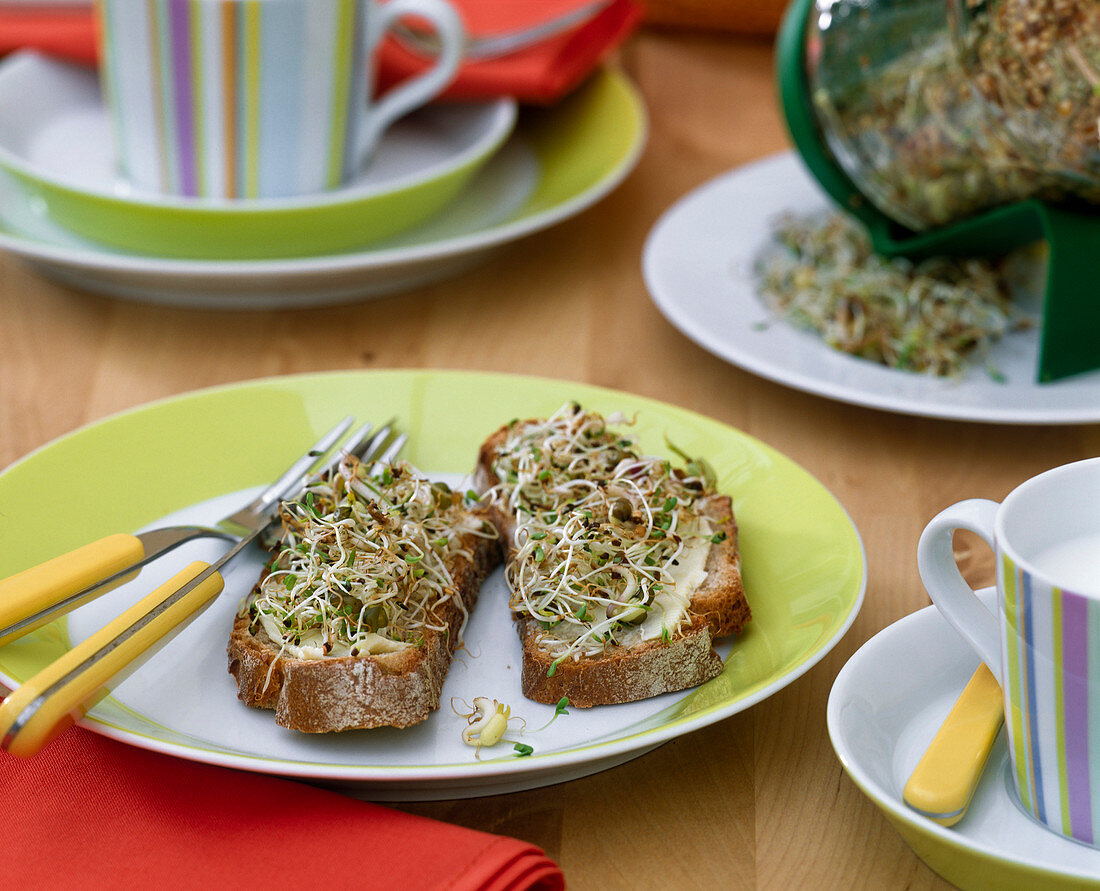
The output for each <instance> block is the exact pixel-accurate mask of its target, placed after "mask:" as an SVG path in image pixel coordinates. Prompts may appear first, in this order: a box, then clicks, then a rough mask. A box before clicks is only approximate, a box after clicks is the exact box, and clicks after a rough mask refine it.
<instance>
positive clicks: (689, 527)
mask: <svg viewBox="0 0 1100 891" xmlns="http://www.w3.org/2000/svg"><path fill="white" fill-rule="evenodd" d="M609 420H611V419H609ZM521 454H522V456H523V457H522V459H521V458H519V457H517V456H520V455H521ZM692 464H693V465H694V466H691V465H689V466H691V470H690V472H689V471H687V470H683V469H680V470H676V469H673V468H671V465H670V464H669V463H668V462H663V461H660V460H659V459H646V458H643V457H641V456H639V455H638V453H637V452H636V451H635V450H634V447H633V443H632V442H630V441H629V440H628V439H626V438H625V437H623V435H622V434H621V433H616V432H614V431H612V430H611V429H610V428H609V427H608V425H607V422H605V421H604V419H603V418H600V417H599V416H598V415H594V414H592V413H585V412H583V411H582V410H581V409H580V407H579V406H575V405H573V406H566V407H564V408H563V409H562V410H561V411H559V412H558V413H556V414H555V415H554V416H552V417H551V418H550V419H546V420H542V419H531V420H527V421H522V422H513V423H512V424H509V425H506V426H505V427H502V428H501V429H500V430H498V431H496V432H495V433H494V434H493V435H492V436H490V437H489V438H488V439H487V440H486V441H485V442H484V443H483V445H482V447H481V449H480V452H479V455H478V464H477V469H476V471H475V475H474V484H475V487H476V488H477V489H478V490H479V491H480V492H483V493H488V494H489V499H488V503H489V505H490V510H491V516H492V519H493V523H494V525H496V526H497V528H498V530H499V531H500V534H501V539H502V540H503V541H504V542H505V545H506V549H507V553H506V560H507V563H508V581H509V587H510V589H511V592H512V596H511V603H512V608H513V615H514V618H515V621H516V625H517V629H518V631H519V635H520V639H521V641H522V648H523V669H522V687H523V693H524V695H525V696H527V697H528V698H530V699H533V700H535V701H537V702H545V703H556V702H558V701H559V700H560V699H561V698H562V697H563V696H564V697H567V698H568V699H569V702H570V704H572V705H575V706H577V707H579V708H587V707H589V706H594V705H605V704H610V703H620V702H630V701H635V700H638V699H645V698H648V697H650V696H654V695H657V694H658V693H666V692H672V691H676V690H683V689H686V688H689V687H693V686H697V685H699V684H701V683H703V682H705V681H707V680H710V679H711V678H713V677H715V676H716V675H717V674H719V673H720V672H721V670H722V661H721V658H720V657H719V656H718V654H717V653H716V652H715V650H714V648H713V646H712V640H713V639H714V638H717V637H724V636H727V635H729V634H736V633H740V631H741V630H742V628H743V627H744V625H745V623H746V622H748V621H749V619H750V617H751V610H750V608H749V604H748V601H747V600H746V597H745V591H744V586H743V584H742V580H741V561H740V554H739V552H738V546H737V524H736V521H735V519H734V516H733V505H732V501H731V499H730V498H729V497H728V496H726V495H721V494H718V493H716V492H714V491H713V487H712V485H711V483H710V481H709V480H708V479H706V477H707V476H708V474H707V473H705V472H702V471H701V470H700V468H701V467H702V465H701V464H700V463H699V462H692ZM640 468H646V472H647V473H648V474H649V476H648V477H646V479H654V480H657V482H655V483H653V484H652V485H653V486H656V487H660V486H664V487H665V488H664V489H660V488H654V489H653V491H652V492H648V491H647V490H645V485H644V482H643V481H642V474H641V470H640ZM632 480H633V481H634V482H635V483H637V485H632V484H631V481H632ZM635 490H638V491H637V497H635V494H634V492H635ZM670 493H671V494H674V495H676V496H677V497H676V504H675V505H674V506H673V507H671V508H668V511H667V512H665V513H659V512H658V511H659V510H660V508H661V506H662V505H661V502H662V501H666V506H667V504H670V503H671V501H668V500H666V497H667V496H669V495H670ZM578 495H583V496H584V497H583V499H579V498H578ZM654 498H655V499H656V500H655V502H654ZM582 501H583V503H581V502H582ZM650 502H654V503H650ZM647 505H648V506H647ZM578 510H580V511H581V512H582V513H583V514H585V516H584V517H583V518H581V517H578V516H577V511H578ZM672 513H675V515H676V516H675V521H676V525H675V526H674V527H672V528H674V529H676V530H677V533H678V534H679V533H680V530H682V534H681V536H680V537H681V539H682V544H683V550H682V551H678V552H676V553H677V554H678V556H679V557H681V558H686V555H687V554H688V548H693V549H700V550H692V551H691V554H692V555H693V557H694V560H695V561H696V564H695V565H701V566H702V568H703V571H704V572H705V575H702V574H701V573H695V574H691V575H689V577H688V578H687V579H686V580H684V581H683V582H682V583H681V582H680V581H677V582H676V584H675V586H674V587H675V591H676V592H677V594H678V596H679V597H681V598H683V597H687V598H688V605H687V609H686V611H684V612H683V613H680V614H677V615H676V625H675V628H673V629H666V628H663V627H662V628H661V634H660V635H659V636H650V637H642V638H641V639H639V633H638V632H633V633H632V632H631V631H630V630H629V629H628V628H626V623H620V625H618V626H614V625H613V626H612V627H611V628H609V629H607V622H604V621H602V619H601V617H600V616H599V610H600V608H603V607H604V606H605V605H606V610H607V612H606V613H605V615H606V617H607V619H608V620H609V621H612V620H613V619H614V615H613V613H612V612H611V611H612V610H613V609H618V608H620V607H617V606H616V605H613V604H612V603H611V602H609V599H614V598H616V597H620V596H628V595H627V593H626V592H629V591H631V590H639V589H635V588H631V587H630V586H631V585H632V584H633V583H631V582H624V585H623V593H622V594H617V593H614V591H615V590H617V589H613V588H610V587H607V586H606V585H605V587H602V588H598V589H597V590H596V591H595V594H594V595H593V596H592V597H591V598H589V599H586V598H585V597H580V596H579V595H578V596H577V597H573V596H572V595H571V594H570V592H568V591H564V588H563V587H562V574H563V570H562V567H561V562H562V560H565V561H571V562H570V563H569V565H579V566H580V568H581V569H582V570H583V572H582V574H583V575H584V577H585V578H596V579H599V578H600V576H599V575H594V573H597V572H598V571H599V569H600V568H601V566H605V567H606V566H611V565H613V564H616V563H619V564H624V563H626V564H630V560H629V559H627V551H628V549H629V547H631V546H636V545H637V543H638V542H639V541H645V542H647V543H649V542H653V543H654V546H655V547H658V548H659V547H660V546H661V545H660V541H661V540H662V539H665V538H667V537H669V533H668V532H664V533H661V532H655V531H653V527H652V526H651V525H650V522H649V518H651V517H654V516H656V517H659V518H663V519H667V518H668V517H669V516H670V515H671V514H672ZM540 514H542V515H543V516H542V518H541V520H540V516H539V515H540ZM551 516H553V517H554V519H553V521H551V522H554V523H557V522H559V521H560V522H561V523H563V525H562V526H561V529H562V530H566V529H568V528H569V524H573V527H572V528H573V529H574V530H589V531H590V532H591V531H592V530H595V532H594V533H592V534H595V535H598V536H600V537H601V541H600V544H599V546H598V553H600V554H601V555H602V556H601V557H600V558H599V559H598V560H597V561H596V563H584V562H583V561H581V562H579V563H578V559H577V557H576V551H577V549H578V547H580V546H581V543H580V541H579V539H578V538H577V534H576V532H575V531H574V532H565V531H561V532H560V533H559V531H557V530H555V529H549V528H548V527H547V526H546V525H545V522H546V521H547V518H548V517H551ZM563 518H565V519H563ZM540 522H542V523H543V524H542V525H540ZM533 530H536V531H533ZM643 532H645V533H646V534H645V535H643V534H642V533H643ZM548 538H549V539H550V540H552V541H553V542H554V547H555V548H557V549H558V550H557V551H556V553H558V552H560V553H564V554H565V556H564V557H563V558H562V560H557V561H555V558H554V557H551V558H550V559H549V560H546V555H545V554H541V555H540V554H539V552H538V545H536V546H535V550H534V554H532V547H531V542H532V541H533V540H534V541H538V542H543V541H547V539H548ZM623 542H627V544H625V545H624V544H622V543H623ZM670 547H671V546H670ZM702 549H705V552H704V551H703V550H702ZM654 553H657V551H654ZM540 556H542V557H543V559H542V560H539V559H538V557H540ZM522 560H525V561H526V563H525V564H524V566H523V567H519V566H518V564H519V563H520V561H522ZM600 561H606V563H602V562H600ZM678 562H679V561H678V560H675V559H674V560H671V561H670V562H669V563H668V564H667V565H665V566H664V567H663V569H664V570H666V571H667V572H668V573H674V572H675V570H674V569H673V564H678ZM685 562H687V560H686V559H685ZM634 569H635V570H636V571H634V575H635V576H636V578H640V577H641V575H642V574H645V573H646V572H647V571H648V570H647V569H646V567H644V566H638V565H636V564H635V565H634ZM564 572H568V569H566V570H564ZM654 572H655V571H654ZM651 574H652V572H651ZM612 575H613V576H615V575H617V576H619V577H625V573H618V572H616V573H612ZM700 575H701V578H700ZM521 576H522V578H523V582H522V583H517V577H521ZM669 577H670V576H669V575H664V576H662V578H663V579H665V580H667V579H668V578H669ZM606 578H607V576H606V575H605V576H604V579H605V581H606ZM612 581H614V579H612ZM601 584H604V583H603V582H601ZM519 587H524V588H525V589H527V590H530V591H534V592H535V596H534V597H530V596H528V597H526V598H524V597H522V596H520V595H519V593H518V592H517V588H519ZM580 587H581V586H580V585H578V586H577V588H578V590H579V589H580ZM661 588H662V585H657V586H656V587H653V588H650V592H651V593H650V594H649V595H647V598H648V599H646V598H643V599H642V600H641V601H636V600H631V601H630V602H632V603H634V602H645V603H646V604H647V606H646V607H645V609H646V610H647V611H648V612H649V614H653V610H654V609H656V608H657V606H658V603H659V598H658V595H656V594H654V593H653V592H654V591H659V590H661ZM551 589H553V590H555V591H564V594H563V596H562V597H561V598H555V597H549V594H548V592H549V591H550V590H551ZM585 590H586V591H591V590H592V586H591V585H588V586H587V587H585ZM586 596H587V595H586ZM636 596H637V595H636V594H635V597H636ZM547 599H549V600H550V602H551V604H552V606H539V605H538V604H546V602H547ZM589 602H591V603H592V604H593V609H592V611H591V615H589V609H588V607H587V606H586V604H587V603H589ZM562 603H568V604H569V605H571V606H574V607H575V606H576V605H577V604H578V603H579V604H580V606H579V609H580V610H581V612H578V613H575V615H577V616H579V617H581V618H580V619H578V621H573V618H572V617H570V616H569V615H567V614H566V613H565V612H563V610H562V607H561V604H562ZM533 604H534V605H535V606H534V608H538V609H544V612H543V613H542V614H540V615H536V614H535V613H534V612H533V611H532V609H533ZM555 610H556V612H555ZM633 612H634V614H635V616H636V619H638V620H639V621H641V622H642V623H643V625H644V624H645V621H646V613H645V612H641V608H636V609H635V610H634V611H633ZM551 613H553V615H551ZM584 622H587V626H584ZM635 624H637V622H635ZM563 625H564V626H565V627H566V628H569V629H570V632H569V633H567V634H565V635H564V638H565V639H564V641H563V636H562V632H558V631H555V630H554V629H556V628H561V627H562V626H563ZM585 627H588V628H592V629H607V630H606V631H605V633H609V634H610V639H607V640H604V641H602V642H600V641H593V640H591V639H589V640H588V643H587V644H585V645H583V646H578V647H571V646H570V644H569V639H570V634H576V635H579V636H583V635H585V634H587V633H588V632H587V631H585V630H584V629H585ZM573 639H574V640H575V639H576V638H573Z"/></svg>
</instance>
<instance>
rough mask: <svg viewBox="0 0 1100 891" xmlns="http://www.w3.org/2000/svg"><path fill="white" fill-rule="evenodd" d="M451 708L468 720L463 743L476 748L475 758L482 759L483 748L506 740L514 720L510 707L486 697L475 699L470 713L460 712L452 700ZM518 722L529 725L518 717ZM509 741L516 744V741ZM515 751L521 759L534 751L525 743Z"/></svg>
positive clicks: (463, 733)
mask: <svg viewBox="0 0 1100 891" xmlns="http://www.w3.org/2000/svg"><path fill="white" fill-rule="evenodd" d="M458 701H459V702H461V703H462V705H463V706H465V707H466V708H469V705H468V704H467V703H465V702H463V701H462V700H461V699H460V700H458ZM451 708H452V709H454V712H455V714H457V715H459V716H460V717H463V718H465V719H466V727H465V729H463V731H462V741H463V742H464V743H466V745H468V746H473V747H474V748H475V752H474V757H475V758H480V757H481V749H482V746H486V747H489V748H492V747H493V746H495V745H496V744H497V743H499V742H501V741H502V740H504V734H505V733H507V732H508V723H509V721H511V720H513V719H512V710H511V708H510V707H509V706H507V705H505V704H504V703H502V702H498V701H497V700H495V699H489V698H488V697H486V696H476V697H474V705H473V709H472V710H471V711H469V712H460V711H459V710H458V709H457V708H455V700H454V699H452V700H451ZM516 720H518V721H520V722H521V723H522V724H523V725H526V723H527V722H526V721H524V720H523V718H518V717H517V718H516ZM507 741H508V742H514V740H507ZM515 749H516V752H517V753H518V755H519V756H520V757H522V756H523V755H530V754H531V752H533V751H534V749H532V748H531V747H530V746H527V745H524V744H523V743H516V744H515Z"/></svg>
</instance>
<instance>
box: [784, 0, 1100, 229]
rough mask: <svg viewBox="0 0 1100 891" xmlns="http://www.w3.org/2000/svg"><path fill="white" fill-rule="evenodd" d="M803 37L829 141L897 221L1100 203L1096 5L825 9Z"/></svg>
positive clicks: (970, 2)
mask: <svg viewBox="0 0 1100 891" xmlns="http://www.w3.org/2000/svg"><path fill="white" fill-rule="evenodd" d="M804 38H805V41H804V46H805V70H806V78H807V83H808V87H809V95H810V101H811V104H812V106H813V109H814V112H815V114H816V116H817V119H818V124H819V126H820V128H821V132H822V136H823V138H824V141H825V143H826V145H827V147H828V149H829V151H830V153H831V154H832V155H833V157H834V158H835V159H836V161H837V163H838V164H839V165H840V167H841V168H842V169H843V170H844V172H845V173H846V174H847V175H848V177H849V178H850V179H851V180H852V181H853V183H854V184H855V185H856V186H857V187H858V188H859V189H860V191H861V192H862V193H863V195H864V196H865V197H866V198H867V199H868V200H869V201H871V202H872V203H873V204H874V205H875V206H876V207H877V208H878V209H879V210H880V211H882V212H883V213H885V214H886V215H887V216H889V217H890V218H891V219H893V220H894V221H895V222H897V223H899V224H901V225H903V226H905V227H907V228H909V229H911V230H913V231H915V232H920V231H924V230H926V229H930V228H934V227H937V226H942V225H946V224H949V223H952V222H955V221H957V220H960V219H964V218H966V217H969V216H972V215H974V214H976V213H979V212H981V211H983V210H987V209H990V208H993V207H997V206H1000V205H1004V204H1008V203H1012V202H1015V201H1020V200H1023V199H1026V198H1033V197H1034V198H1042V199H1045V200H1048V201H1054V202H1059V203H1081V202H1088V203H1092V204H1098V203H1100V132H1098V120H1100V2H1098V0H815V2H814V3H813V4H811V5H810V7H809V11H808V17H807V21H806V23H805V34H804Z"/></svg>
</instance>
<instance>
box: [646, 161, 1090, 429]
mask: <svg viewBox="0 0 1100 891" xmlns="http://www.w3.org/2000/svg"><path fill="white" fill-rule="evenodd" d="M830 206H831V205H830V202H829V199H828V198H827V197H826V196H825V194H824V193H823V192H822V191H821V189H820V188H819V187H818V186H817V184H816V182H815V181H814V180H813V179H812V178H811V177H810V176H809V174H807V173H806V172H805V170H804V168H803V167H802V165H801V163H800V162H799V161H798V160H797V159H796V158H795V156H794V155H793V154H782V155H776V156H774V157H771V158H767V159H765V160H762V161H758V162H756V163H753V164H749V165H747V166H745V167H740V168H737V169H736V170H733V171H730V172H728V173H725V174H723V175H722V176H719V177H717V178H716V179H714V180H711V181H710V182H708V183H706V184H704V185H703V186H701V187H699V188H698V189H696V190H695V191H693V192H691V193H689V194H688V195H687V196H685V197H684V198H682V199H681V200H680V201H678V202H677V203H676V204H674V205H673V206H672V207H671V208H670V209H669V210H668V211H667V212H666V213H665V214H664V215H663V216H662V217H661V219H660V220H659V221H658V223H657V225H656V226H655V227H654V229H653V230H652V232H651V233H650V235H649V238H648V239H647V241H646V245H645V253H644V258H643V270H644V273H645V281H646V285H647V287H648V288H649V292H650V294H651V296H652V298H653V301H654V302H655V303H656V305H657V307H658V308H659V309H660V310H661V312H662V313H664V315H665V317H666V318H667V319H668V320H669V321H670V322H672V324H673V325H675V326H676V327H677V328H679V329H680V331H682V332H683V333H684V334H685V335H687V336H688V337H690V338H691V339H692V340H694V341H695V342H696V343H697V344H699V345H700V346H702V347H703V348H705V349H707V350H709V351H710V352H712V353H714V354H715V355H716V356H720V357H721V358H723V359H725V360H726V361H727V362H731V363H732V364H734V365H737V366H739V367H741V368H744V369H746V370H747V371H750V372H752V373H754V374H757V375H760V376H761V377H765V378H768V379H770V380H773V381H776V382H778V383H781V384H785V385H786V386H789V387H794V388H796V389H799V390H805V391H806V392H809V393H816V394H817V395H820V396H826V397H828V398H830V399H837V400H840V401H842V402H850V403H854V404H856V405H864V406H869V407H871V408H878V409H883V410H885V411H893V412H901V413H904V414H913V415H924V416H928V417H937V418H954V419H959V420H967V421H984V422H991V423H1005V424H1077V423H1091V422H1094V421H1098V420H1100V372H1092V373H1089V374H1084V375H1079V376H1077V377H1073V378H1068V379H1066V380H1062V381H1056V382H1054V383H1049V384H1042V385H1039V384H1037V383H1035V375H1036V368H1037V358H1038V348H1039V344H1038V334H1037V331H1036V330H1032V331H1029V332H1019V333H1015V334H1012V335H1010V336H1008V337H1006V338H1004V339H1003V340H1002V341H1001V342H1000V343H998V344H997V345H995V346H994V347H993V350H992V354H991V360H992V365H993V366H994V367H995V368H996V369H998V370H999V371H1000V372H1001V373H1002V374H1003V375H1004V376H1005V378H1006V380H1005V382H1004V383H998V382H997V381H995V380H993V378H991V377H990V375H989V374H988V373H987V372H986V370H985V368H984V366H982V367H971V368H970V369H969V370H968V372H967V373H966V374H965V376H964V377H962V378H961V379H959V380H946V379H942V378H935V377H930V376H927V375H920V374H914V373H911V372H905V371H897V370H894V369H891V368H886V367H885V366H881V365H878V364H876V363H874V362H871V361H868V360H865V359H858V358H855V357H853V356H848V355H845V354H843V353H840V352H838V351H836V350H834V349H831V348H830V347H828V346H826V345H825V344H824V342H822V341H821V339H820V338H818V337H817V336H816V335H814V334H812V333H810V332H807V331H801V330H798V329H797V328H794V327H793V326H791V325H788V324H786V323H784V322H780V321H777V320H775V318H774V317H773V316H772V314H771V313H770V312H769V311H768V310H767V309H766V308H765V306H764V304H763V303H762V302H761V300H760V299H759V297H758V290H757V280H758V279H757V275H756V272H755V267H756V263H757V260H758V258H759V257H760V256H761V255H762V254H763V253H764V252H765V251H766V250H767V249H768V246H769V242H770V233H771V232H772V230H773V227H774V222H775V220H776V219H777V218H778V217H779V216H780V215H782V214H784V213H795V214H799V215H805V214H813V213H816V212H823V211H825V210H826V209H827V208H829V207H830Z"/></svg>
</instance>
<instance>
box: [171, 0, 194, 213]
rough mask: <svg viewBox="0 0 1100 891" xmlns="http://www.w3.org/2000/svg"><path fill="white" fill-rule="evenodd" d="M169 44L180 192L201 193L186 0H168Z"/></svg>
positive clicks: (188, 11) (188, 13)
mask: <svg viewBox="0 0 1100 891" xmlns="http://www.w3.org/2000/svg"><path fill="white" fill-rule="evenodd" d="M168 30H169V40H168V43H169V47H170V49H171V53H172V89H173V94H174V95H173V106H174V111H175V117H176V152H175V155H176V163H177V164H178V170H179V174H178V175H179V184H180V186H179V189H180V194H181V195H187V196H195V195H198V193H199V186H198V170H197V168H196V161H195V159H196V155H197V152H198V147H197V145H196V133H195V107H194V106H195V100H194V96H193V95H192V92H191V86H192V77H193V70H192V66H193V65H194V60H193V59H192V52H191V41H192V35H191V11H190V9H189V4H188V2H187V0H168Z"/></svg>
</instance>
